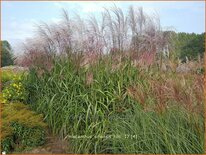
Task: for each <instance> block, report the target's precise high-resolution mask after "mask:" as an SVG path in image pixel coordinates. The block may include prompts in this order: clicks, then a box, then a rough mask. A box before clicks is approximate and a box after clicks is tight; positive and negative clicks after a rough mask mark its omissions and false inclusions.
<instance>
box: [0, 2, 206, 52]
mask: <svg viewBox="0 0 206 155" xmlns="http://www.w3.org/2000/svg"><path fill="white" fill-rule="evenodd" d="M1 3H2V6H1V7H2V8H1V15H2V17H1V24H2V25H1V27H2V30H1V32H2V33H1V39H2V40H7V41H8V42H9V43H10V44H11V46H12V47H13V49H14V52H16V53H18V52H21V51H19V50H18V49H19V48H18V47H19V45H20V44H22V42H23V41H24V40H25V39H26V38H29V37H32V36H34V33H35V30H36V25H38V24H40V22H46V23H56V22H59V21H60V19H61V11H62V8H64V9H66V10H67V11H68V12H69V14H74V13H78V14H80V15H81V16H82V17H87V15H89V14H95V15H96V16H98V15H99V14H100V12H101V11H102V10H103V7H107V8H109V7H111V6H114V4H115V5H116V6H117V7H120V8H121V9H122V10H123V11H125V12H127V10H128V8H129V6H131V5H132V6H134V7H143V10H144V11H145V12H146V13H148V14H152V13H157V14H158V15H159V17H160V20H161V25H162V27H163V28H164V29H172V30H175V31H177V32H189V33H192V32H194V33H202V32H205V8H204V6H205V4H204V1H196V2H195V1H182V2H177V1H165V2H162V1H161V2H157V1H156V2H155V1H144V2H142V1H136V2H135V1H133V2H129V1H121V2H120V1H119V2H117V1H116V2H114V1H102V2H94V1H90V2H89V1H87V2H82V1H79V2H78V1H75V2H74V1H73V2H65V1H64V2H63V1H62V2H60V1H57V2H55V1H50V2H39V1H36V2H34V1H33V2H31V1H30V2H25V1H24V2H14V1H13V2H12V1H3V2H1Z"/></svg>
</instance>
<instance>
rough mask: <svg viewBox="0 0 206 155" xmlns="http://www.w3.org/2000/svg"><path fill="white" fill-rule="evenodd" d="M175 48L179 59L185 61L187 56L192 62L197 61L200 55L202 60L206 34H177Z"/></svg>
mask: <svg viewBox="0 0 206 155" xmlns="http://www.w3.org/2000/svg"><path fill="white" fill-rule="evenodd" d="M175 37H176V39H175V40H176V43H175V45H174V46H175V48H176V52H177V53H178V55H179V57H180V58H181V59H182V60H184V61H185V57H186V56H187V57H188V58H189V59H190V60H197V58H198V55H200V56H201V57H202V58H203V56H204V52H205V33H202V34H195V33H191V34H190V33H177V34H176V35H175Z"/></svg>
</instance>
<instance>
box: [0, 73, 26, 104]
mask: <svg viewBox="0 0 206 155" xmlns="http://www.w3.org/2000/svg"><path fill="white" fill-rule="evenodd" d="M8 77H9V76H8ZM22 78H23V77H22V76H15V75H14V76H13V77H12V80H11V81H9V83H7V85H6V87H5V88H4V89H3V91H2V94H3V98H4V99H5V100H6V101H9V102H10V101H21V102H25V101H26V100H27V95H28V93H27V92H26V90H25V88H24V86H23V83H22Z"/></svg>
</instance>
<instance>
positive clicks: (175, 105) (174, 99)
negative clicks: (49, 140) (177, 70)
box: [26, 57, 204, 154]
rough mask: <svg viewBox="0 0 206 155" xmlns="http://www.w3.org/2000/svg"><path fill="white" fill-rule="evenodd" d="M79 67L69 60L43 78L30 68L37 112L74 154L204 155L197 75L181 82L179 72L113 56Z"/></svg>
mask: <svg viewBox="0 0 206 155" xmlns="http://www.w3.org/2000/svg"><path fill="white" fill-rule="evenodd" d="M76 66H78V65H75V63H74V62H72V61H70V60H67V61H56V62H55V65H54V68H53V69H52V70H51V71H50V72H47V71H45V72H44V73H43V74H38V71H36V70H31V71H30V73H29V75H28V77H27V87H26V89H27V90H28V92H29V100H28V102H29V103H30V104H31V106H32V108H33V109H35V110H36V111H37V112H39V113H43V114H44V117H45V120H46V122H47V123H48V124H49V126H50V127H51V129H52V131H53V133H55V134H59V135H60V136H61V137H64V138H66V137H67V138H68V140H69V142H70V144H71V145H72V146H71V148H72V149H73V153H168V154H169V153H179V154H181V153H203V152H204V118H203V112H202V111H201V110H200V111H198V110H197V109H203V108H202V105H203V99H202V98H201V97H200V96H201V95H198V94H202V92H203V91H202V89H200V88H199V87H201V85H197V86H196V85H194V88H193V87H192V86H193V84H194V83H197V82H194V77H190V78H187V77H184V78H183V79H182V80H178V81H177V80H176V79H177V78H178V79H179V78H180V77H178V75H176V74H174V73H168V74H161V75H160V74H159V73H158V72H156V71H155V70H153V69H152V68H150V69H149V70H148V72H146V71H143V70H142V71H141V70H138V69H137V68H136V67H134V66H132V65H131V63H130V62H129V61H127V60H126V62H124V63H121V64H119V65H117V64H115V62H114V61H112V60H110V58H109V57H108V58H105V59H102V60H100V61H98V62H97V63H96V64H95V65H92V66H90V67H88V68H81V67H80V68H79V67H76ZM166 80H168V81H166ZM185 80H186V82H185ZM185 83H186V84H185ZM200 83H201V82H200ZM196 89H198V92H197V94H196V93H195V91H196ZM163 93H165V94H163ZM195 95H197V96H195ZM190 96H191V97H190ZM196 110H197V111H196ZM115 135H117V136H118V135H119V136H120V137H119V138H117V137H116V138H115ZM72 136H87V138H72ZM99 136H103V137H104V136H112V138H100V137H99Z"/></svg>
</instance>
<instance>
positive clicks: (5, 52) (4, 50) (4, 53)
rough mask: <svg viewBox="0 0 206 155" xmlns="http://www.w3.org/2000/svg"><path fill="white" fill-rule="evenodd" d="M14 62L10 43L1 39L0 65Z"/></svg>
mask: <svg viewBox="0 0 206 155" xmlns="http://www.w3.org/2000/svg"><path fill="white" fill-rule="evenodd" d="M13 64H14V57H13V53H12V48H11V45H10V44H9V42H8V41H1V67H4V66H9V65H13Z"/></svg>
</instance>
